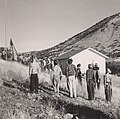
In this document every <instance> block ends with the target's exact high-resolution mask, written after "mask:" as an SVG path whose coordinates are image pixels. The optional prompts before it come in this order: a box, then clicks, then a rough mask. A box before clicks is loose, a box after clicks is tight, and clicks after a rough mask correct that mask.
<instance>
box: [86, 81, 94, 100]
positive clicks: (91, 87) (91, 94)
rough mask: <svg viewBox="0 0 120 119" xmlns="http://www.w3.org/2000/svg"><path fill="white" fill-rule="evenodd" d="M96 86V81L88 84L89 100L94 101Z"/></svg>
mask: <svg viewBox="0 0 120 119" xmlns="http://www.w3.org/2000/svg"><path fill="white" fill-rule="evenodd" d="M94 89H95V84H94V81H92V80H90V81H89V83H88V84H87V92H88V99H89V100H93V99H94V95H95V91H94Z"/></svg>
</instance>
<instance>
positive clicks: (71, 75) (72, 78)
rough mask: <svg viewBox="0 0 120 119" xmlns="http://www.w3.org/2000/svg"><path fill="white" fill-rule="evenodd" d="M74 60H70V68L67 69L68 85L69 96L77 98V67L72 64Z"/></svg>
mask: <svg viewBox="0 0 120 119" xmlns="http://www.w3.org/2000/svg"><path fill="white" fill-rule="evenodd" d="M72 62H73V60H72V59H69V60H68V66H67V68H66V77H67V83H68V89H69V94H70V97H71V98H76V97H77V94H76V67H75V65H74V64H72Z"/></svg>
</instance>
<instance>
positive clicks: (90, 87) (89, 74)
mask: <svg viewBox="0 0 120 119" xmlns="http://www.w3.org/2000/svg"><path fill="white" fill-rule="evenodd" d="M86 82H87V92H88V99H89V100H93V99H94V94H95V91H94V89H95V88H94V87H95V83H96V77H95V71H94V70H93V67H92V64H89V65H88V70H87V71H86Z"/></svg>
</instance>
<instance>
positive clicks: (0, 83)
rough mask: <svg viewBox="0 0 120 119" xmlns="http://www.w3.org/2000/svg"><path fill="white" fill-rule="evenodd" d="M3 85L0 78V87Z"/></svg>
mask: <svg viewBox="0 0 120 119" xmlns="http://www.w3.org/2000/svg"><path fill="white" fill-rule="evenodd" d="M2 85H3V80H2V79H1V78H0V87H1V86H2Z"/></svg>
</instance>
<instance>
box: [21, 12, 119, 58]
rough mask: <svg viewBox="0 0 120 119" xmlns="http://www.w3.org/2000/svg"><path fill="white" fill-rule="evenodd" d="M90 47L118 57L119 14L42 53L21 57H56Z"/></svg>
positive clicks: (26, 54) (27, 54) (27, 53)
mask: <svg viewBox="0 0 120 119" xmlns="http://www.w3.org/2000/svg"><path fill="white" fill-rule="evenodd" d="M86 47H92V48H94V49H96V50H98V51H100V52H102V53H104V54H106V55H108V56H110V57H111V58H117V57H119V56H120V55H119V52H120V13H117V14H115V15H112V16H110V17H107V18H105V19H103V20H102V21H100V22H98V23H96V24H95V25H93V26H92V27H90V28H88V29H87V30H85V31H83V32H81V33H79V34H77V35H75V36H73V37H71V38H69V39H68V40H66V41H64V42H62V43H60V44H58V45H56V46H54V47H51V48H49V49H45V50H42V51H33V52H26V53H23V54H22V55H24V56H29V55H30V54H31V53H35V54H37V56H38V57H41V56H53V57H55V56H57V55H59V53H61V52H66V51H68V50H71V49H80V48H86Z"/></svg>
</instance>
